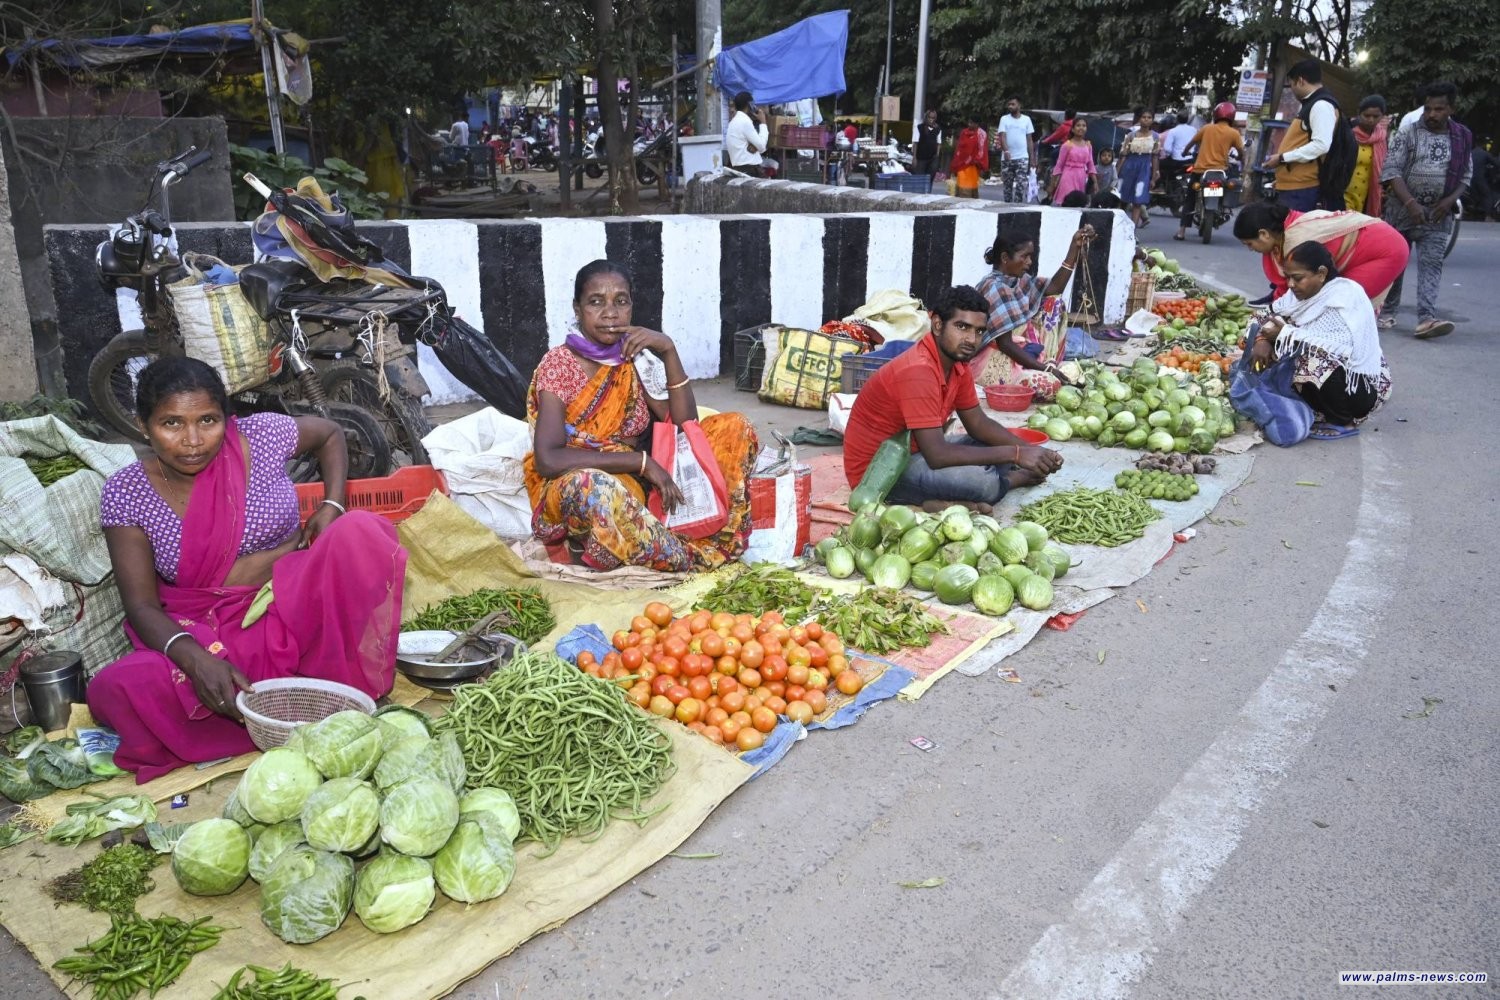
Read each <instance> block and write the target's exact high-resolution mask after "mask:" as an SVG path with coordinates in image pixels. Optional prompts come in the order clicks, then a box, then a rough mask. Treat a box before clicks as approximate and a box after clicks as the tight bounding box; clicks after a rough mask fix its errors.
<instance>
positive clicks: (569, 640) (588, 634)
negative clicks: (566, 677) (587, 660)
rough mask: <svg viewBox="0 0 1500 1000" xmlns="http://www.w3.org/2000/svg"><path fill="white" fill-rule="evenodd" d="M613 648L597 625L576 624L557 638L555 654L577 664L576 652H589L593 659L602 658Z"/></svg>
mask: <svg viewBox="0 0 1500 1000" xmlns="http://www.w3.org/2000/svg"><path fill="white" fill-rule="evenodd" d="M612 649H614V647H613V646H611V645H610V644H609V640H608V639H607V638H605V636H604V630H603V629H601V628H600V627H599V626H598V625H578V626H575V627H574V629H573V631H571V632H569V633H568V634H567V635H565V636H563V637H562V638H561V639H559V640H557V655H558V656H560V657H562V658H563V659H565V660H567V661H568V662H569V663H571V664H573V665H574V666H577V664H578V654H579V653H582V652H585V651H587V652H590V653H593V654H594V659H596V660H602V659H604V657H605V656H606V655H608V654H609V652H610V650H612Z"/></svg>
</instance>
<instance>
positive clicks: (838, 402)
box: [828, 392, 859, 434]
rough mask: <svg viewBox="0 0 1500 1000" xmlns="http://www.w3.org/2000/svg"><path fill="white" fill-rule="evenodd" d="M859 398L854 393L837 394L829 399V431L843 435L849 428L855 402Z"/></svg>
mask: <svg viewBox="0 0 1500 1000" xmlns="http://www.w3.org/2000/svg"><path fill="white" fill-rule="evenodd" d="M857 398H859V397H858V395H857V394H856V393H852V392H835V393H833V394H832V395H830V396H829V397H828V429H829V430H832V431H838V432H839V433H840V434H843V433H844V431H845V428H847V427H848V426H849V414H850V413H852V412H853V411H854V401H855V399H857Z"/></svg>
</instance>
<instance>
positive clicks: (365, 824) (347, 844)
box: [302, 778, 380, 851]
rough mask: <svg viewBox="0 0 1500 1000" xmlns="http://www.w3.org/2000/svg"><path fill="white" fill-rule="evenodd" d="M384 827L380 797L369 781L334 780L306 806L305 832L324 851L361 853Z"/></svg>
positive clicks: (308, 841)
mask: <svg viewBox="0 0 1500 1000" xmlns="http://www.w3.org/2000/svg"><path fill="white" fill-rule="evenodd" d="M379 828H380V796H378V795H376V794H375V789H374V788H373V787H371V785H370V783H369V782H368V781H361V780H359V779H358V778H333V779H330V780H328V781H325V782H323V784H321V785H319V786H318V787H317V788H316V789H315V790H314V791H313V793H312V794H311V795H309V796H308V797H307V802H306V804H305V805H303V807H302V833H303V836H304V837H305V838H306V840H307V843H308V844H309V845H310V846H311V847H314V848H316V849H317V850H320V851H357V850H359V849H360V848H361V847H363V846H364V844H365V843H366V842H367V841H369V839H370V836H371V835H372V834H373V833H375V831H376V830H378V829H379Z"/></svg>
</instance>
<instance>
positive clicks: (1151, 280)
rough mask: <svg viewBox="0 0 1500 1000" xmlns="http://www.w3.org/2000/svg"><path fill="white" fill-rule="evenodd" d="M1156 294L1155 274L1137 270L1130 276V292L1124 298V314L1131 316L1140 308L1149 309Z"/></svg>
mask: <svg viewBox="0 0 1500 1000" xmlns="http://www.w3.org/2000/svg"><path fill="white" fill-rule="evenodd" d="M1155 295H1156V275H1154V274H1151V273H1149V272H1146V271H1137V272H1136V273H1134V274H1132V275H1131V276H1130V294H1129V296H1128V297H1127V298H1126V299H1125V315H1126V316H1133V315H1134V314H1135V313H1136V312H1137V311H1139V310H1141V309H1150V308H1151V302H1152V298H1153V296H1155Z"/></svg>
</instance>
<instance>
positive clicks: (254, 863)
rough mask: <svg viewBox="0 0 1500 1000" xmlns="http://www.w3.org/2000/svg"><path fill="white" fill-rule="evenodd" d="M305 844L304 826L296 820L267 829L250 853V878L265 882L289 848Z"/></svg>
mask: <svg viewBox="0 0 1500 1000" xmlns="http://www.w3.org/2000/svg"><path fill="white" fill-rule="evenodd" d="M304 843H306V841H305V840H303V839H302V824H301V823H299V822H297V821H296V820H294V819H289V820H287V821H286V822H285V823H277V824H276V825H275V826H268V827H266V830H265V832H264V833H262V834H261V835H260V839H259V840H257V841H256V842H255V847H254V848H252V849H251V851H250V877H251V878H253V879H255V881H257V882H264V881H265V880H266V876H268V875H270V874H271V869H272V868H274V867H275V866H276V861H277V859H278V858H280V857H281V855H282V854H283V853H284V852H285V851H286V850H287V848H289V847H296V846H297V845H298V844H304Z"/></svg>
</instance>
